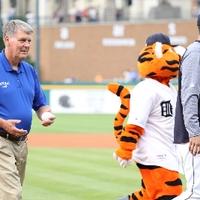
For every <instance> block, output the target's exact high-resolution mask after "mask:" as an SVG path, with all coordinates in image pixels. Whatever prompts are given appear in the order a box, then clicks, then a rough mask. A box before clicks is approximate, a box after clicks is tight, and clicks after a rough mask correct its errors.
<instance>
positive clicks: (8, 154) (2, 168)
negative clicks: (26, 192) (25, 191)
mask: <svg viewBox="0 0 200 200" xmlns="http://www.w3.org/2000/svg"><path fill="white" fill-rule="evenodd" d="M27 154H28V150H27V143H26V141H21V142H12V141H10V140H7V139H5V138H2V137H0V200H20V199H22V184H23V181H24V175H25V167H26V160H27Z"/></svg>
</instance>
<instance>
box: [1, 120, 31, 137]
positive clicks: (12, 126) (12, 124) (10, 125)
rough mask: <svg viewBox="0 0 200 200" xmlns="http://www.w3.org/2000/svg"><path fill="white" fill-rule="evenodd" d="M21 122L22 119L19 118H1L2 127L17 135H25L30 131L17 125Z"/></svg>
mask: <svg viewBox="0 0 200 200" xmlns="http://www.w3.org/2000/svg"><path fill="white" fill-rule="evenodd" d="M20 122H21V120H17V119H8V120H4V119H1V120H0V127H1V128H3V129H4V130H5V131H6V132H8V133H9V134H11V135H13V136H15V137H21V136H25V135H26V134H27V133H28V132H27V130H24V129H19V128H17V127H16V125H17V124H19V123H20Z"/></svg>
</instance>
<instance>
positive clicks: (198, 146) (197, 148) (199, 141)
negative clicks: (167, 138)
mask: <svg viewBox="0 0 200 200" xmlns="http://www.w3.org/2000/svg"><path fill="white" fill-rule="evenodd" d="M189 151H190V152H191V153H192V154H193V155H194V156H195V155H196V154H199V153H200V135H199V136H194V137H191V138H190V143H189Z"/></svg>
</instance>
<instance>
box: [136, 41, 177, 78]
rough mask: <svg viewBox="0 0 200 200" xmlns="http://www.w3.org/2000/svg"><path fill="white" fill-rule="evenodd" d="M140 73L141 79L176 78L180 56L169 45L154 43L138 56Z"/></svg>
mask: <svg viewBox="0 0 200 200" xmlns="http://www.w3.org/2000/svg"><path fill="white" fill-rule="evenodd" d="M137 65H138V71H139V74H140V76H141V77H150V78H154V77H164V78H166V77H167V78H169V79H171V78H174V77H176V76H177V72H178V70H179V65H180V56H179V55H178V54H177V53H176V52H175V50H174V48H173V47H172V46H170V45H167V44H161V43H154V44H152V45H149V46H146V47H144V48H143V49H142V51H141V52H140V54H139V56H138V63H137Z"/></svg>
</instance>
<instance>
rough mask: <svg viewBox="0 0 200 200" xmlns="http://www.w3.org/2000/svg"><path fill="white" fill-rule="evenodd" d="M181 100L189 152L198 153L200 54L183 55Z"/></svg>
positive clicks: (199, 138) (199, 136)
mask: <svg viewBox="0 0 200 200" xmlns="http://www.w3.org/2000/svg"><path fill="white" fill-rule="evenodd" d="M181 70H182V82H181V85H182V87H181V99H182V105H183V116H184V123H185V127H186V129H187V131H188V133H189V138H190V146H189V148H190V151H191V153H192V154H194V155H196V154H197V153H200V148H199V147H200V126H199V113H198V102H199V94H200V79H199V77H200V53H199V52H192V53H189V54H187V55H185V58H184V60H183V62H182V65H181Z"/></svg>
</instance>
